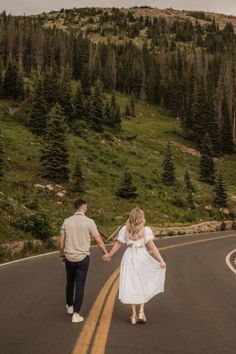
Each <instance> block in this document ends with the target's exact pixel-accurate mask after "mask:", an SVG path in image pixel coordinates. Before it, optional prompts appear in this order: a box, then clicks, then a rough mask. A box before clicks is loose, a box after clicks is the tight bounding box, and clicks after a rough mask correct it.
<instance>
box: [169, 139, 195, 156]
mask: <svg viewBox="0 0 236 354" xmlns="http://www.w3.org/2000/svg"><path fill="white" fill-rule="evenodd" d="M172 144H173V145H175V146H176V147H177V148H178V149H179V150H180V151H182V152H185V153H187V154H190V155H192V156H197V157H200V156H201V154H200V152H199V151H198V150H196V149H194V148H192V147H189V146H186V145H182V144H179V143H176V142H174V141H172Z"/></svg>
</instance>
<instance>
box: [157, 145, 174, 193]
mask: <svg viewBox="0 0 236 354" xmlns="http://www.w3.org/2000/svg"><path fill="white" fill-rule="evenodd" d="M162 168H163V171H162V175H161V180H162V183H164V184H165V185H166V186H174V185H175V184H176V182H177V180H176V176H175V166H174V162H173V156H172V151H171V147H170V143H169V142H168V144H167V147H166V150H165V154H164V160H163V163H162Z"/></svg>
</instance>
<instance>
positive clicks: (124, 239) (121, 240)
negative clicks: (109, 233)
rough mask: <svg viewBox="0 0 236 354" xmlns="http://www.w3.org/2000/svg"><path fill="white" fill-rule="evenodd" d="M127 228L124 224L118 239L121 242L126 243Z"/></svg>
mask: <svg viewBox="0 0 236 354" xmlns="http://www.w3.org/2000/svg"><path fill="white" fill-rule="evenodd" d="M125 229H126V227H125V226H123V227H122V228H121V229H120V231H119V234H118V237H117V240H118V241H120V242H121V243H126V237H125Z"/></svg>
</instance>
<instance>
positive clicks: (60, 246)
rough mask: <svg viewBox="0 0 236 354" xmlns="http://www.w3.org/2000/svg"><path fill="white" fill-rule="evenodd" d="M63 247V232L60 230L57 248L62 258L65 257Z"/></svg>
mask: <svg viewBox="0 0 236 354" xmlns="http://www.w3.org/2000/svg"><path fill="white" fill-rule="evenodd" d="M64 248H65V232H64V231H62V232H61V236H60V240H59V250H60V257H61V258H62V260H63V259H64V258H65V255H64Z"/></svg>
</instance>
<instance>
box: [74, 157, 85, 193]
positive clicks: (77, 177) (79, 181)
mask: <svg viewBox="0 0 236 354" xmlns="http://www.w3.org/2000/svg"><path fill="white" fill-rule="evenodd" d="M73 180H74V191H75V192H78V193H82V192H83V191H84V176H83V173H82V170H81V166H80V162H79V161H77V162H76V164H75V169H74V173H73Z"/></svg>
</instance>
